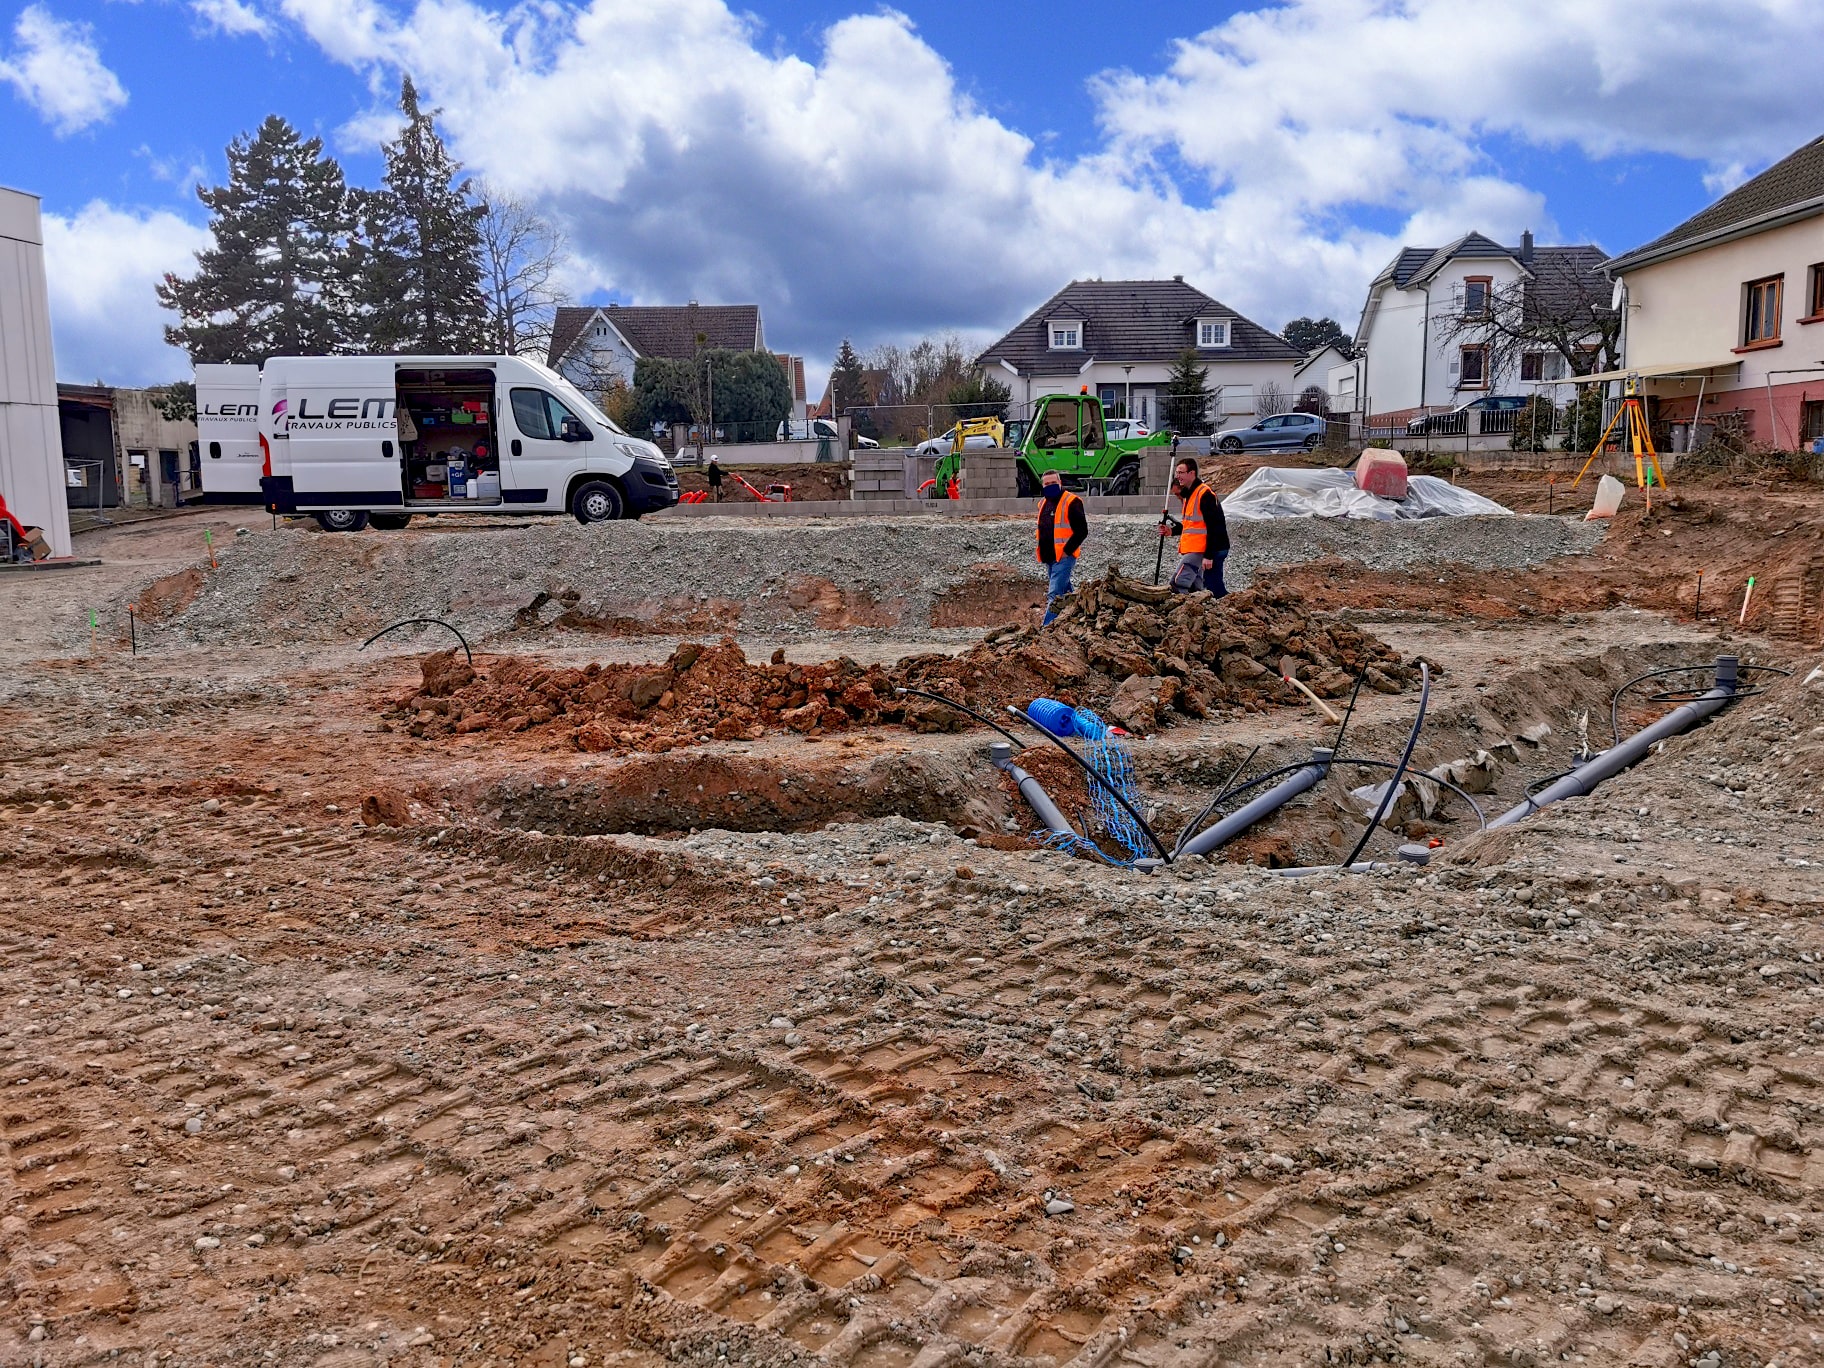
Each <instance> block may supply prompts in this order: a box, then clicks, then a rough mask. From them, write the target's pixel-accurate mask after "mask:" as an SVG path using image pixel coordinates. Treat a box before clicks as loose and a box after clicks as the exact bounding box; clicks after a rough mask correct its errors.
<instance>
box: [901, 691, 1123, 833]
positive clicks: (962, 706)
mask: <svg viewBox="0 0 1824 1368" xmlns="http://www.w3.org/2000/svg"><path fill="white" fill-rule="evenodd" d="M893 691H894V692H895V693H902V694H916V695H917V696H918V697H920V698H928V699H930V700H931V701H932V702H933V703H941V704H943V705H944V707H946V708H955V709H956V710H957V711H958V712H960V713H962V714H964V715H965V716H968V717H973V718H974V719H975V720H976V721H977V722H980V723H981V724H982V725H983V726H984V727H991V728H993V729H994V730H995V731H997V732H999V733H1000V734H1001V735H1002V736H1004V737H1006V738H1007V739H1008V740H1009V741H1011V742H1012V743H1013V744H1014V745H1016V746H1018V747H1019V748H1020V749H1021V750H1025V749H1026V743H1025V742H1024V741H1022V740H1020V738H1019V737H1017V736H1015V735H1014V734H1013V733H1012V732H1010V731H1008V730H1007V728H1005V727H1003V726H1002V725H1001V724H1000V723H999V722H996V721H994V720H993V719H992V718H988V717H984V716H982V714H980V713H978V712H977V711H976V710H975V709H974V708H971V707H970V706H969V705H968V704H966V703H958V702H957V701H956V700H955V699H953V698H945V697H944V696H943V695H942V694H935V693H931V692H929V691H927V690H925V689H911V688H907V687H906V686H905V685H903V684H896V685H894V690H893ZM1078 821H1080V822H1081V821H1082V817H1081V815H1079V816H1078ZM1083 830H1085V831H1088V830H1089V823H1088V822H1083ZM1077 839H1078V840H1079V841H1081V842H1082V844H1083V848H1084V849H1085V850H1088V851H1090V852H1091V853H1092V854H1094V855H1095V857H1096V858H1097V859H1098V860H1100V861H1102V863H1103V864H1105V865H1116V861H1114V860H1111V859H1110V858H1109V857H1108V853H1107V852H1106V851H1104V850H1103V849H1101V847H1099V846H1098V845H1097V844H1096V843H1095V842H1094V841H1092V840H1090V839H1089V837H1087V836H1079V837H1077ZM1117 867H1119V866H1118V865H1117Z"/></svg>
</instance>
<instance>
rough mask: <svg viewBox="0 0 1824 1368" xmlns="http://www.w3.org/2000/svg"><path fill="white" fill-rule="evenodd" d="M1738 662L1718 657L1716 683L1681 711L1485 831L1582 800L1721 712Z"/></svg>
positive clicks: (1732, 687) (1728, 698)
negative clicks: (1566, 801)
mask: <svg viewBox="0 0 1824 1368" xmlns="http://www.w3.org/2000/svg"><path fill="white" fill-rule="evenodd" d="M1739 663H1740V662H1739V661H1738V660H1737V658H1736V657H1735V656H1732V655H1727V656H1718V657H1717V658H1716V683H1715V684H1713V685H1712V686H1711V687H1710V689H1709V690H1708V691H1706V692H1705V693H1704V694H1703V695H1702V696H1701V697H1698V698H1694V699H1693V700H1692V701H1691V702H1689V703H1687V704H1685V705H1684V706H1683V707H1682V708H1674V709H1673V710H1672V711H1671V712H1669V713H1667V714H1666V715H1665V716H1664V717H1662V718H1660V719H1659V721H1657V722H1655V723H1653V724H1652V725H1651V726H1648V727H1642V728H1641V729H1640V730H1639V731H1637V732H1635V733H1634V735H1632V736H1630V737H1629V738H1628V739H1627V740H1626V741H1624V742H1622V743H1621V744H1620V745H1618V746H1611V747H1610V748H1609V749H1608V750H1606V751H1604V752H1603V753H1602V754H1601V755H1599V756H1597V757H1596V758H1595V759H1594V760H1590V761H1586V762H1585V763H1584V764H1581V765H1579V766H1578V767H1577V768H1576V769H1574V770H1572V771H1571V772H1570V773H1569V774H1567V775H1565V776H1564V777H1563V778H1561V779H1560V780H1558V782H1557V783H1555V784H1553V785H1552V786H1551V787H1549V788H1546V789H1542V790H1540V792H1538V793H1537V794H1534V795H1533V796H1531V797H1529V798H1528V799H1527V800H1526V801H1525V802H1523V803H1521V804H1520V805H1519V806H1518V807H1512V808H1509V809H1508V810H1507V811H1506V812H1503V813H1502V814H1501V815H1500V816H1498V817H1496V818H1494V819H1493V820H1492V821H1490V822H1489V824H1488V826H1489V830H1491V831H1492V830H1494V829H1495V828H1496V827H1504V826H1512V825H1513V824H1514V823H1515V822H1517V821H1519V820H1520V819H1521V818H1523V817H1530V816H1531V815H1532V814H1533V813H1535V812H1538V811H1539V810H1540V809H1541V808H1546V807H1550V806H1551V805H1552V804H1553V803H1556V802H1560V801H1562V800H1563V799H1565V798H1581V797H1583V796H1584V795H1585V794H1587V793H1589V792H1590V791H1591V790H1592V789H1594V788H1595V787H1596V786H1597V785H1598V784H1600V783H1602V781H1603V780H1605V779H1612V778H1614V777H1615V776H1616V775H1617V774H1620V773H1621V772H1622V771H1623V770H1624V769H1626V768H1627V767H1628V766H1629V765H1632V764H1633V763H1634V762H1635V761H1637V760H1639V759H1640V758H1641V757H1642V756H1644V755H1646V753H1647V752H1648V751H1649V750H1651V749H1652V748H1653V747H1654V746H1655V745H1656V744H1658V743H1659V742H1661V741H1664V740H1666V739H1667V738H1668V737H1673V736H1677V735H1678V734H1679V733H1680V732H1684V731H1689V730H1690V729H1691V728H1692V727H1695V726H1696V725H1697V724H1698V723H1699V722H1702V721H1703V720H1704V719H1705V718H1706V717H1709V716H1711V715H1712V714H1713V713H1717V712H1721V711H1722V710H1723V709H1724V708H1725V707H1727V706H1728V705H1729V704H1730V703H1731V702H1732V701H1733V700H1734V699H1735V697H1736V677H1737V676H1736V668H1737V666H1738V664H1739Z"/></svg>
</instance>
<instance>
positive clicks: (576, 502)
mask: <svg viewBox="0 0 1824 1368" xmlns="http://www.w3.org/2000/svg"><path fill="white" fill-rule="evenodd" d="M624 507H625V505H624V504H623V503H622V501H621V491H620V490H618V489H616V488H615V487H614V486H613V485H611V484H609V483H608V482H607V481H606V480H591V481H589V482H588V483H587V484H584V485H579V486H577V490H576V493H575V494H573V495H572V496H571V498H570V511H571V512H572V513H574V514H575V515H576V520H577V521H578V522H580V523H598V522H613V521H614V520H615V519H616V518H619V517H620V516H621V515H622V511H623V509H624Z"/></svg>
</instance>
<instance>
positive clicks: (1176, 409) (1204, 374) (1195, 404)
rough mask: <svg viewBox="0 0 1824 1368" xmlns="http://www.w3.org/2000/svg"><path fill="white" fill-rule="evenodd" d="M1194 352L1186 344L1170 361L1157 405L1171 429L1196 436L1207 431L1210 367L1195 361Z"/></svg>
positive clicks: (1186, 435) (1208, 421)
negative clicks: (1163, 391) (1173, 359)
mask: <svg viewBox="0 0 1824 1368" xmlns="http://www.w3.org/2000/svg"><path fill="white" fill-rule="evenodd" d="M1197 359H1198V358H1197V353H1196V352H1195V351H1192V350H1190V349H1189V348H1186V349H1185V350H1184V351H1183V352H1181V353H1180V354H1179V357H1178V359H1177V360H1176V361H1174V362H1173V363H1172V370H1171V374H1169V375H1168V376H1166V380H1165V399H1164V402H1163V403H1162V404H1161V405H1160V408H1161V411H1162V412H1163V413H1164V415H1165V421H1166V423H1167V425H1168V426H1170V428H1171V429H1172V431H1173V432H1176V433H1179V434H1181V435H1182V436H1185V437H1199V436H1202V435H1203V434H1204V433H1206V432H1208V431H1210V418H1209V407H1210V387H1209V377H1210V372H1209V369H1208V368H1207V367H1205V366H1200V365H1198V364H1197Z"/></svg>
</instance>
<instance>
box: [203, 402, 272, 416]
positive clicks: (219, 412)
mask: <svg viewBox="0 0 1824 1368" xmlns="http://www.w3.org/2000/svg"><path fill="white" fill-rule="evenodd" d="M281 402H283V401H281ZM197 411H198V412H199V413H200V414H202V416H203V417H205V418H257V417H259V414H260V406H259V405H258V404H204V405H203V406H202V408H200V409H199V410H197Z"/></svg>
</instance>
